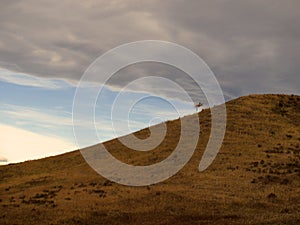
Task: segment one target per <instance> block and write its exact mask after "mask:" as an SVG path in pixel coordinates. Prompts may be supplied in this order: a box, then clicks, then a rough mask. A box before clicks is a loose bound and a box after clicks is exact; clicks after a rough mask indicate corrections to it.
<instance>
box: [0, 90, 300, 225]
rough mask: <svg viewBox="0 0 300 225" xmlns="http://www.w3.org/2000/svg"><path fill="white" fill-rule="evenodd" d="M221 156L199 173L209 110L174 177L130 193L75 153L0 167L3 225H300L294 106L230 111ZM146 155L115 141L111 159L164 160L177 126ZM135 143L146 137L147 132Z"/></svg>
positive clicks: (298, 112)
mask: <svg viewBox="0 0 300 225" xmlns="http://www.w3.org/2000/svg"><path fill="white" fill-rule="evenodd" d="M227 111H228V127H227V131H226V137H225V140H224V143H223V146H222V149H221V151H220V153H219V154H218V156H217V158H216V160H215V161H214V163H213V164H212V165H211V166H210V167H209V168H208V169H207V170H206V171H204V172H202V173H199V172H198V170H197V168H198V164H199V160H200V158H201V156H202V153H203V151H204V148H205V146H206V143H207V141H208V137H209V133H210V111H209V110H204V111H203V112H201V113H200V114H199V118H200V121H201V129H202V130H201V137H200V141H199V143H198V146H197V149H196V151H195V154H194V156H193V158H192V159H191V160H190V162H189V163H188V164H187V165H186V166H185V167H184V168H183V169H182V170H181V171H180V172H179V173H177V174H176V175H175V176H174V177H172V178H170V179H168V180H167V181H165V182H163V183H160V184H156V185H151V186H148V187H126V186H122V185H119V184H116V183H112V182H110V181H108V180H106V179H104V178H102V177H101V176H99V175H98V174H96V173H95V172H94V171H93V170H92V169H91V168H90V167H89V166H88V165H87V164H86V162H85V161H84V160H83V158H82V157H81V155H80V153H79V152H78V151H76V152H72V153H67V154H64V155H60V156H55V157H50V158H45V159H41V160H36V161H29V162H25V163H20V164H14V165H8V166H1V167H0V224H25V225H26V224H70V225H72V224H78V225H79V224H289V225H292V224H300V215H299V212H300V201H299V199H300V188H299V187H300V126H299V125H300V97H299V96H286V95H250V96H246V97H242V98H239V99H236V100H233V101H230V102H228V103H227ZM167 127H168V132H167V137H166V138H165V140H164V141H163V142H162V143H161V145H160V146H158V147H157V148H156V149H154V150H152V151H150V152H140V153H138V154H137V152H136V151H132V150H129V149H127V148H126V147H124V146H123V145H122V144H121V143H120V142H118V141H117V140H113V141H110V142H107V143H105V144H106V146H107V148H108V149H110V151H111V153H112V154H113V155H114V156H116V157H117V158H119V159H120V160H123V161H125V162H127V163H130V164H133V165H149V164H152V163H154V162H158V161H160V160H162V159H164V158H165V157H167V156H168V155H169V154H170V153H171V152H172V149H173V147H174V146H176V143H177V141H178V137H179V135H180V133H179V130H180V123H179V121H178V120H175V121H170V122H168V123H167ZM136 135H137V136H138V137H140V138H146V137H147V136H148V135H149V130H147V129H145V130H142V131H140V132H138V133H136Z"/></svg>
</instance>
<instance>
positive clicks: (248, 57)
mask: <svg viewBox="0 0 300 225" xmlns="http://www.w3.org/2000/svg"><path fill="white" fill-rule="evenodd" d="M299 10H300V2H299V1H298V0H287V1H279V0H278V1H275V0H265V1H260V0H245V1H237V0H235V1H233V0H212V1H199V0H190V1H182V0H172V1H171V0H167V1H156V0H153V1H151V3H150V2H149V1H148V2H145V1H143V3H141V2H140V1H137V0H133V1H121V0H117V1H68V0H62V1H37V0H28V1H26V2H24V1H2V2H1V7H0V61H2V62H4V63H2V64H0V65H11V64H15V65H16V66H15V68H19V70H21V71H22V72H26V73H30V74H34V75H36V76H43V77H60V78H66V79H69V80H73V81H76V80H78V79H80V77H81V75H82V74H83V72H84V70H85V69H86V68H87V67H88V65H89V64H90V63H91V62H92V61H93V60H94V59H95V58H97V57H98V56H99V55H101V54H103V53H104V52H105V51H107V50H109V49H110V48H113V47H115V46H117V45H119V44H123V43H126V42H130V41H137V40H142V39H161V40H166V41H172V42H176V43H178V44H181V45H184V46H186V47H188V48H190V49H191V50H192V51H194V52H195V53H197V54H198V55H199V56H200V57H202V58H203V59H204V60H205V61H206V62H207V64H208V65H209V66H210V67H211V68H212V70H213V72H214V73H215V74H216V76H217V78H218V79H219V81H220V84H221V86H222V88H223V89H224V92H225V93H226V94H227V95H228V96H231V97H236V96H239V95H244V94H248V93H256V92H260V93H264V92H279V93H297V94H300V93H299V85H300V76H299V74H298V73H299V71H300V63H299V59H300V27H299V25H298V23H299V21H300V14H299ZM9 69H10V68H9ZM151 70H152V71H153V67H152V68H151ZM148 73H149V72H148ZM173 74H176V73H173ZM136 76H138V75H136ZM131 77H132V74H131ZM180 77H181V75H180V74H177V76H176V75H173V79H174V80H178V79H180ZM128 79H129V75H127V76H125V75H124V76H123V77H122V78H120V77H119V79H118V80H115V81H114V82H112V84H113V85H114V86H118V85H119V86H121V85H122V84H123V83H124V82H126V80H128ZM180 83H184V84H187V83H189V81H184V80H183V79H182V80H181V81H180Z"/></svg>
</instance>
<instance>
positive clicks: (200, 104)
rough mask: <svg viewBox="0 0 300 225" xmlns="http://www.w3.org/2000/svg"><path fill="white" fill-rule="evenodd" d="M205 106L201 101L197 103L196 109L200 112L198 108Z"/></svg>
mask: <svg viewBox="0 0 300 225" xmlns="http://www.w3.org/2000/svg"><path fill="white" fill-rule="evenodd" d="M201 106H203V104H202V103H201V102H199V103H198V104H195V109H196V112H198V109H199V108H200V107H201Z"/></svg>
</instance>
